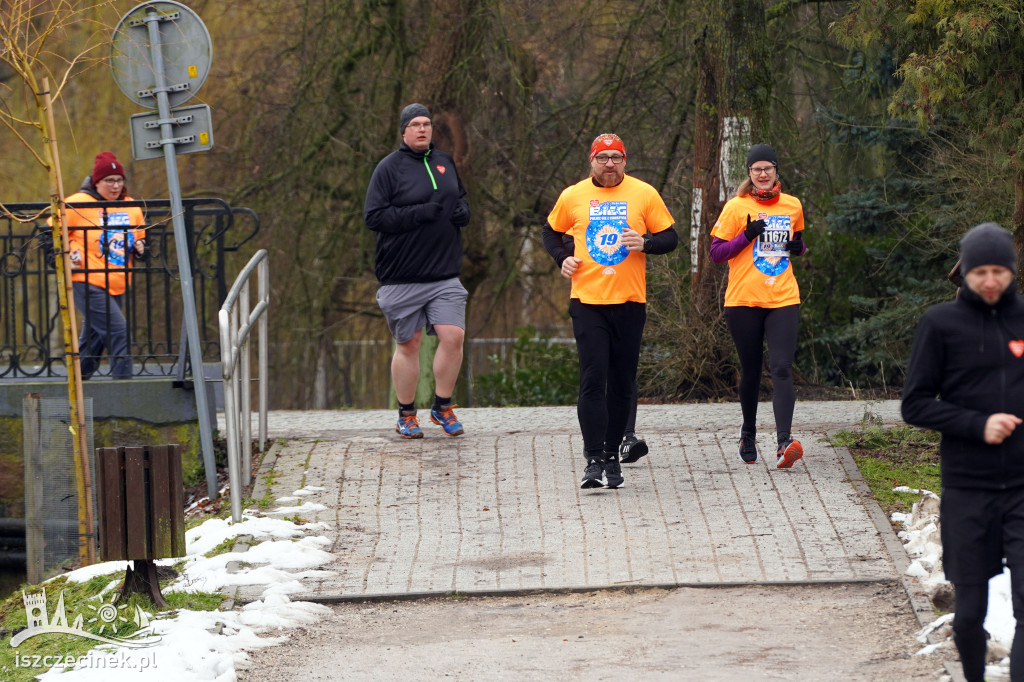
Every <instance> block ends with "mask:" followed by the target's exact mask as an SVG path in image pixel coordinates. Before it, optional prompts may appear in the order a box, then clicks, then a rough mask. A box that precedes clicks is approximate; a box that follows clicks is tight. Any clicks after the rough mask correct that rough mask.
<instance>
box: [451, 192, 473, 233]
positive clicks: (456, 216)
mask: <svg viewBox="0 0 1024 682" xmlns="http://www.w3.org/2000/svg"><path fill="white" fill-rule="evenodd" d="M452 225H454V226H455V227H465V226H466V225H469V204H468V203H466V200H465V199H459V202H458V203H457V204H455V210H454V211H452Z"/></svg>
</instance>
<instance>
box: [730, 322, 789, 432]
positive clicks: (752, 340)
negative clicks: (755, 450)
mask: <svg viewBox="0 0 1024 682" xmlns="http://www.w3.org/2000/svg"><path fill="white" fill-rule="evenodd" d="M725 321H726V323H727V324H728V325H729V333H730V334H732V340H733V342H735V344H736V352H737V353H738V354H739V356H740V373H741V374H740V408H741V409H742V410H743V429H742V432H743V433H744V434H748V435H753V434H755V433H756V432H757V397H758V392H759V390H760V388H761V366H762V363H763V362H764V344H765V341H767V342H768V363H769V369H770V371H771V375H772V383H773V384H774V386H775V389H774V391H773V392H772V408H773V409H774V411H775V430H776V431H777V432H778V437H779V440H780V441H782V440H785V439H787V438H789V437H790V430H791V429H792V427H793V406H794V404H795V403H796V394H795V393H794V392H793V356H794V355H795V354H796V334H797V329H798V328H799V326H800V306H798V305H788V306H783V307H781V308H755V307H750V306H729V307H727V308H726V309H725Z"/></svg>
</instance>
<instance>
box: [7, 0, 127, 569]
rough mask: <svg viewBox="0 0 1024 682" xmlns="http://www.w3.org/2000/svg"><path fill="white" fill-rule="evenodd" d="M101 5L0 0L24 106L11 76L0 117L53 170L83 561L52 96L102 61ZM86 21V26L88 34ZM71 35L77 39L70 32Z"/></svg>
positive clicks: (85, 469)
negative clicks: (73, 47) (72, 48)
mask: <svg viewBox="0 0 1024 682" xmlns="http://www.w3.org/2000/svg"><path fill="white" fill-rule="evenodd" d="M101 8H102V5H90V4H82V3H75V2H70V1H68V0H54V1H50V2H47V1H44V0H11V1H9V2H6V3H3V4H2V5H0V44H2V47H3V50H2V52H0V63H2V64H3V65H4V66H5V67H6V68H7V69H8V70H9V71H10V74H11V76H12V78H13V79H15V80H16V81H19V82H20V85H21V87H20V88H18V90H20V94H21V95H22V97H23V99H22V103H21V106H20V107H18V108H17V109H15V108H14V106H12V102H13V101H15V100H16V99H17V97H16V95H17V94H19V93H18V91H17V90H15V89H14V88H12V87H10V86H8V85H7V84H6V83H5V84H4V85H3V88H4V89H5V90H7V92H6V93H5V94H6V95H7V96H6V97H4V98H3V107H2V108H0V123H2V124H3V125H4V127H6V128H7V130H8V131H9V132H10V133H11V134H12V135H13V136H14V137H15V138H16V139H17V140H18V141H19V142H20V143H21V147H22V149H23V151H24V152H25V153H26V154H28V155H29V156H30V157H31V158H32V159H33V160H34V161H35V162H36V163H38V164H39V165H40V166H42V167H43V168H44V169H45V170H46V173H47V177H48V178H49V181H50V183H49V185H50V215H51V216H52V222H53V244H54V248H56V249H57V250H58V251H59V253H60V256H61V257H60V258H57V259H56V269H57V291H58V299H59V303H60V316H61V324H62V326H63V332H64V349H65V355H64V357H65V362H66V363H67V369H68V401H69V403H70V409H71V423H72V424H73V425H74V426H75V428H73V429H72V433H73V434H74V435H75V437H74V438H73V441H72V442H73V449H74V457H75V462H76V463H77V466H76V469H75V475H76V482H77V488H78V507H79V517H78V536H79V558H80V559H81V561H82V563H83V565H88V564H92V563H94V562H95V561H96V542H95V530H94V528H95V524H94V521H93V518H94V510H93V501H92V495H93V493H92V478H91V474H90V469H89V449H88V440H87V432H86V424H85V415H84V412H83V408H84V398H83V395H82V374H81V366H80V363H79V357H78V338H77V337H76V336H75V310H74V306H73V305H71V301H72V293H71V279H70V276H69V275H70V272H71V262H70V259H69V257H68V251H69V248H68V240H67V233H66V230H65V229H64V226H65V224H66V223H65V218H64V196H65V194H64V188H63V181H62V179H61V172H60V157H59V154H58V147H57V133H56V126H55V124H54V115H53V108H54V103H55V102H57V101H59V100H60V97H61V93H62V91H63V90H64V89H65V87H66V86H67V84H68V83H69V82H70V80H71V79H72V78H74V77H75V76H77V75H78V74H80V73H81V72H82V71H83V70H85V69H88V68H90V67H92V66H95V65H96V64H97V63H99V60H98V58H97V57H96V55H97V54H98V53H99V50H100V48H101V47H103V46H105V45H109V38H108V37H107V34H106V31H107V30H109V26H106V25H105V24H103V23H102V22H101V21H100V19H99V17H100V14H101V11H100V10H101ZM83 28H85V29H87V30H89V31H91V33H86V37H85V39H84V41H80V40H79V38H80V37H81V36H82V35H83V33H82V31H83ZM72 36H73V38H72ZM55 43H63V44H64V45H65V46H66V45H67V44H76V43H79V44H81V45H82V46H81V49H80V50H79V51H77V52H75V53H74V54H72V55H70V56H67V55H65V54H64V53H63V51H61V50H56V49H53V48H52V46H53V45H54V44H55ZM0 214H2V215H3V216H4V217H6V218H9V219H12V220H15V221H34V220H36V219H38V218H39V217H40V216H39V215H35V216H24V217H23V216H17V215H14V214H12V213H11V212H10V211H8V210H7V208H6V207H4V206H3V205H2V204H0Z"/></svg>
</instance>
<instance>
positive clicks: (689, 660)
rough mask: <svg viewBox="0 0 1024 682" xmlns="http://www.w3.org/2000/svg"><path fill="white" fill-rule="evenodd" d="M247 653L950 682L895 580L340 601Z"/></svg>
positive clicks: (403, 671)
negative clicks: (282, 639)
mask: <svg viewBox="0 0 1024 682" xmlns="http://www.w3.org/2000/svg"><path fill="white" fill-rule="evenodd" d="M333 611H334V615H333V616H332V617H330V618H328V619H326V620H323V621H321V622H320V623H318V624H317V625H316V626H315V627H313V628H311V629H302V628H299V629H294V630H291V631H290V634H291V638H290V640H289V641H288V642H287V643H285V644H283V645H281V646H276V647H270V648H267V649H262V650H257V651H253V652H251V653H250V662H249V663H248V664H247V666H244V667H243V666H239V678H238V679H239V680H241V681H243V682H247V681H253V682H255V681H257V680H259V681H260V682H274V681H275V680H302V681H303V682H312V681H315V680H401V681H402V682H409V681H411V680H434V679H450V680H520V681H521V680H531V681H532V680H560V681H564V680H583V679H586V680H612V679H621V678H626V679H630V680H700V681H701V682H715V681H732V680H737V681H740V680H741V681H744V682H747V681H750V680H788V681H793V680H815V681H821V680H844V681H852V680H864V681H865V682H867V681H870V682H888V681H892V682H908V681H912V680H931V681H936V680H943V679H946V680H948V679H949V678H948V676H946V675H945V669H944V667H943V659H944V657H946V658H951V657H952V654H951V653H950V652H949V651H941V650H940V653H936V654H931V655H923V656H916V655H915V653H916V652H918V651H919V650H920V649H921V648H922V646H923V645H922V644H921V643H920V642H918V641H917V639H916V638H915V634H916V633H917V631H918V629H919V625H918V623H917V620H916V619H915V618H914V616H913V613H912V611H911V608H910V605H909V603H908V600H907V597H906V593H905V592H904V591H903V588H902V587H901V585H900V584H899V583H896V582H893V583H871V584H864V583H860V584H849V585H820V586H811V587H807V586H786V587H774V586H767V587H736V588H707V589H693V588H683V589H678V590H670V591H666V590H636V591H633V592H631V593H630V592H627V591H602V592H591V593H585V594H562V595H547V594H545V595H531V596H522V597H501V598H473V599H461V600H454V599H445V600H426V601H397V602H381V603H362V604H360V603H349V604H341V605H337V606H334V607H333Z"/></svg>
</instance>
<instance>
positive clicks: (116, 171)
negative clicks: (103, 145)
mask: <svg viewBox="0 0 1024 682" xmlns="http://www.w3.org/2000/svg"><path fill="white" fill-rule="evenodd" d="M108 175H120V176H121V177H122V178H123V177H124V176H125V175H124V166H122V165H121V162H120V161H118V160H117V157H116V156H114V152H100V153H99V154H97V155H96V163H95V164H94V165H93V167H92V184H94V185H98V184H99V182H100V180H102V179H103V178H105V177H107V176H108Z"/></svg>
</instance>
